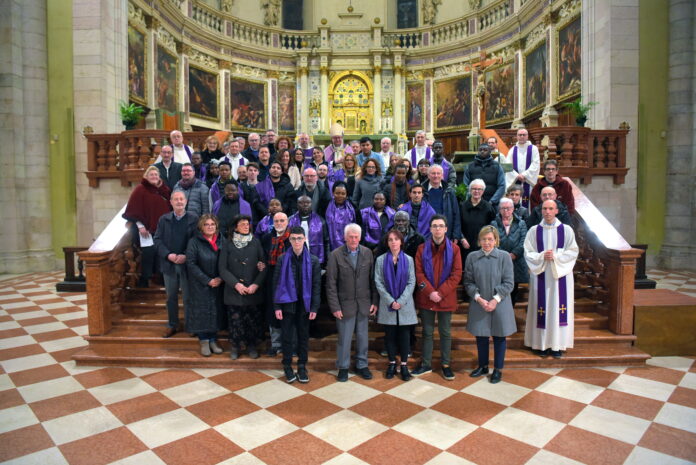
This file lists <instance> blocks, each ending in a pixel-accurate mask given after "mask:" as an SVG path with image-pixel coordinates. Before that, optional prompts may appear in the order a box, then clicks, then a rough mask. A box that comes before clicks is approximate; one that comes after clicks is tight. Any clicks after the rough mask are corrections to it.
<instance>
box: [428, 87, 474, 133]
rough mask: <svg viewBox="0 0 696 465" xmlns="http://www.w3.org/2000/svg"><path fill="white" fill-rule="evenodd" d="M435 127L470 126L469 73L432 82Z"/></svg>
mask: <svg viewBox="0 0 696 465" xmlns="http://www.w3.org/2000/svg"><path fill="white" fill-rule="evenodd" d="M434 87H435V129H438V130H443V129H463V128H466V127H470V126H471V75H470V74H467V75H465V76H459V77H456V78H454V79H444V80H441V81H435V82H434Z"/></svg>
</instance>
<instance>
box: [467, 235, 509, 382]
mask: <svg viewBox="0 0 696 465" xmlns="http://www.w3.org/2000/svg"><path fill="white" fill-rule="evenodd" d="M478 241H479V245H480V246H481V249H480V250H477V251H475V252H471V253H470V254H469V256H468V257H467V258H466V266H465V267H464V289H465V290H466V293H467V294H469V297H470V298H471V303H470V304H469V319H468V321H467V324H466V329H467V330H468V331H469V332H470V333H471V334H473V335H474V336H476V348H477V350H478V368H476V369H475V370H474V371H472V372H471V374H470V376H471V377H472V378H477V377H479V376H481V375H487V374H488V338H489V337H490V336H493V350H494V356H495V361H494V365H493V366H494V370H493V374H492V375H491V378H490V382H491V383H498V382H500V379H501V378H502V376H503V374H502V371H501V370H502V369H503V362H504V360H505V346H506V341H505V337H506V336H509V335H511V334H514V333H515V332H516V331H517V325H516V324H515V313H514V311H513V309H512V301H511V299H510V292H511V291H512V287H513V281H514V277H513V276H514V273H513V270H512V259H511V258H510V254H508V253H507V252H504V251H502V250H500V249H498V248H497V246H498V245H499V244H500V237H499V236H498V230H497V229H496V228H495V227H494V226H490V225H489V226H484V227H483V228H481V231H480V232H479V235H478Z"/></svg>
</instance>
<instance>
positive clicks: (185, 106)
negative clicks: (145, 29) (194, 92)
mask: <svg viewBox="0 0 696 465" xmlns="http://www.w3.org/2000/svg"><path fill="white" fill-rule="evenodd" d="M176 51H177V53H178V54H179V69H178V70H177V72H178V74H179V79H178V81H179V88H178V89H177V92H178V93H179V96H178V98H177V101H178V103H179V108H178V111H180V112H182V113H183V114H184V127H183V128H179V129H180V130H182V131H191V115H190V113H189V93H188V79H189V55H190V54H191V46H190V45H185V44H182V43H180V42H178V43H177V47H176Z"/></svg>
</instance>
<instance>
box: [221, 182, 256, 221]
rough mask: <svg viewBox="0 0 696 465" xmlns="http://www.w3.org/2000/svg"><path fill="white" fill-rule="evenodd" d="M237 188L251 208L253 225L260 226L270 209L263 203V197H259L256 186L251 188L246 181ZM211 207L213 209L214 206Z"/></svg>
mask: <svg viewBox="0 0 696 465" xmlns="http://www.w3.org/2000/svg"><path fill="white" fill-rule="evenodd" d="M237 187H238V189H239V190H240V191H242V198H244V200H246V201H247V202H248V203H249V205H250V206H251V216H252V223H253V224H258V223H259V221H261V219H262V218H263V217H264V216H266V214H268V208H267V207H264V206H263V204H262V203H261V197H259V193H258V192H257V191H256V186H250V185H249V184H247V183H246V181H244V182H240V183H239V184H237ZM210 207H211V208H212V205H211V206H210Z"/></svg>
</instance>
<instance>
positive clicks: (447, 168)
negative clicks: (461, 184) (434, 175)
mask: <svg viewBox="0 0 696 465" xmlns="http://www.w3.org/2000/svg"><path fill="white" fill-rule="evenodd" d="M432 150H433V157H432V158H431V160H430V163H431V164H433V165H440V166H442V180H443V181H444V182H445V183H447V185H448V186H452V187H454V186H456V184H457V172H456V171H455V170H454V166H452V163H450V162H449V161H447V159H446V158H445V146H444V144H443V143H442V142H441V141H439V140H436V141H435V142H433V147H432Z"/></svg>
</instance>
